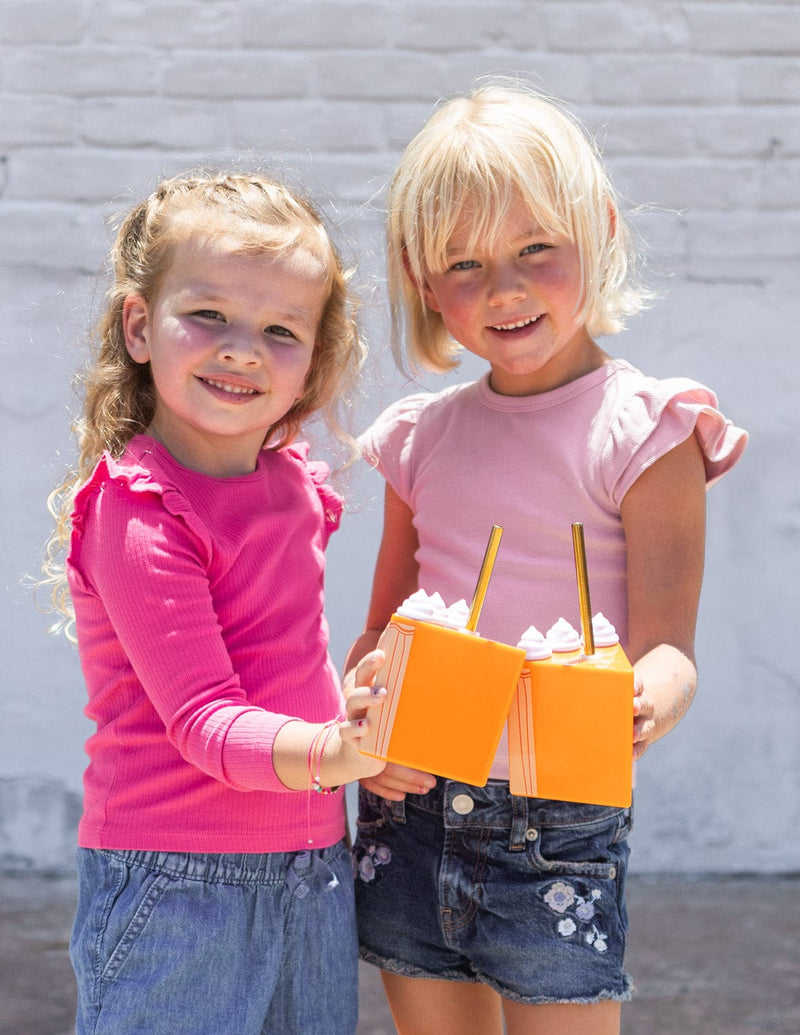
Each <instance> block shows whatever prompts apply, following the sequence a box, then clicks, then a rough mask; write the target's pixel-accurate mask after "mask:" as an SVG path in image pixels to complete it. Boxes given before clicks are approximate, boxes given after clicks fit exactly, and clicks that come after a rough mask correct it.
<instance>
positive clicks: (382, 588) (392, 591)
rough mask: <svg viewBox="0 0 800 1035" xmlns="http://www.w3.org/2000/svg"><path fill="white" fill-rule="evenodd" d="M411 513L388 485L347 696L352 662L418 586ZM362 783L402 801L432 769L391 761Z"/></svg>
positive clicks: (419, 789)
mask: <svg viewBox="0 0 800 1035" xmlns="http://www.w3.org/2000/svg"><path fill="white" fill-rule="evenodd" d="M413 517H414V515H413V513H412V511H411V508H410V507H409V506H408V504H406V503H404V502H403V501H402V500H401V499H400V497H399V496H398V495H397V493H396V492H395V491H394V489H392V488H391V486H389V485H388V484H387V486H386V493H385V497H384V507H383V535H382V537H381V545H380V549H379V550H378V559H377V561H376V563H375V575H374V577H373V581H372V597H371V599H370V604H369V610H368V612H367V621H366V624H365V627H364V632H363V633H362V634H361V636H359V638H358V639H357V640H356V642H355V643H354V644H353V646H352V647H351V648H350V651H349V653H348V655H347V661H346V663H345V668H346V669H347V670H348V671H347V674H346V675H345V678H344V692H345V695H347V694H349V693H352V689H351V688H352V687H353V685H354V678H353V666H354V665H355V664H356V662H357V661H358V660H359V659H360V658H361V657H362V656H363V655H364V654H365V653H366V652H368V651H371V650H373V649H374V648H375V646H376V645H377V643H378V640H379V639H380V635H381V633H382V632H383V630H384V629H385V627H386V625H387V624H388V622H389V619H390V618H391V617H392V615H393V614H394V612H395V610H396V609H397V608H398V607H399V606H400V604H402V602H403V601H404V600H405V599H406V597H408V596H410V595H411V594H412V593H413V592H415V590H417V589H418V588H419V565H418V564H417V561H416V552H417V548H418V546H419V541H418V539H417V531H416V529H415V528H414V523H413ZM361 782H362V784H363V785H364V786H365V787H366V788H367V789H368V790H370V791H373V792H374V793H375V794H379V795H381V797H384V798H388V799H390V800H392V801H401V800H402V799H403V798H404V797H405V796H406V794H409V793H416V794H420V793H425V792H426V791H428V790H430V788H431V787H433V786H434V785H435V783H436V780H435V778H434V777H433V776H431V775H430V773H421V772H418V771H417V770H415V769H407V768H406V767H405V766H400V765H396V764H395V763H393V762H390V763H389V764H388V765H387V766H386V768H385V769H384V770H383V771H382V772H381V773H379V774H377V775H374V776H371V777H367V778H366V779H362V781H361Z"/></svg>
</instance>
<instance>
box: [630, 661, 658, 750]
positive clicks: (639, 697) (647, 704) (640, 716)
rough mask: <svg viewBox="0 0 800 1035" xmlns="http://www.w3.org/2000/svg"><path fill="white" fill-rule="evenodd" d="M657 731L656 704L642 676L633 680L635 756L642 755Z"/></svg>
mask: <svg viewBox="0 0 800 1035" xmlns="http://www.w3.org/2000/svg"><path fill="white" fill-rule="evenodd" d="M655 731H656V719H655V705H654V704H653V701H652V700H651V698H650V697H648V696H647V695H646V694H645V692H644V685H643V682H642V679H641V677H640V676H634V682H633V758H634V761H635V760H636V759H639V758H641V757H642V755H643V754H644V753H645V751H647V749H648V748H649V747H650V744H651V743H652V738H653V734H654V733H655Z"/></svg>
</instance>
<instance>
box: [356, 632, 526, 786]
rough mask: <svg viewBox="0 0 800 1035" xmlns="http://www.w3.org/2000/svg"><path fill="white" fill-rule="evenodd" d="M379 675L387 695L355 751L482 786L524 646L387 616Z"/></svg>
mask: <svg viewBox="0 0 800 1035" xmlns="http://www.w3.org/2000/svg"><path fill="white" fill-rule="evenodd" d="M379 646H380V647H381V648H382V649H383V650H384V651H385V652H386V663H385V665H384V667H383V669H382V670H381V672H380V673H379V674H378V676H377V680H376V682H377V684H378V685H379V686H385V687H386V689H387V691H388V696H387V699H386V701H385V702H384V704H383V707H382V708H381V709H380V712H379V717H378V721H377V723H376V725H375V727H373V729H371V730H370V732H369V734H368V735H367V736H366V737H365V738H364V739H363V740H362V741H361V742H360V747H359V750H360V751H361V752H363V753H364V754H367V755H372V756H373V757H375V758H382V759H385V760H386V761H389V762H397V763H399V764H401V765H405V766H409V767H411V768H412V769H420V770H423V771H425V772H428V773H434V774H435V775H437V776H444V777H447V778H449V779H451V780H460V781H462V782H463V783H471V784H474V785H476V786H483V784H485V783H486V781H487V779H488V778H489V770H490V769H491V766H492V762H493V761H494V756H495V752H496V751H497V745H498V744H499V742H500V736H501V734H502V732H503V726H504V724H505V721H506V717H507V715H508V709H509V707H510V705H511V699H512V697H513V696H514V693H515V691H516V688H517V682H518V680H519V676H520V672H521V670H522V664H523V662H524V661H525V651H524V650H522V649H521V648H519V647H510V646H508V645H507V644H504V643H496V642H494V641H493V640H485V639H483V638H482V637H480V636H477V635H475V634H474V633H471V632H466V631H464V630H461V629H452V628H445V627H443V626H441V625H437V624H434V623H433V622H427V621H422V620H419V619H415V618H406V617H404V616H403V615H401V614H394V615H392V619H391V621H390V622H389V625H388V626H387V627H386V629H385V631H384V633H383V636H382V638H381V642H380V644H379Z"/></svg>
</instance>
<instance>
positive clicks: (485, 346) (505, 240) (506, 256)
mask: <svg viewBox="0 0 800 1035" xmlns="http://www.w3.org/2000/svg"><path fill="white" fill-rule="evenodd" d="M473 219H474V217H473V210H472V208H471V206H465V207H464V208H463V209H462V212H461V215H460V217H459V219H458V221H457V224H456V229H455V231H454V232H453V236H452V238H451V239H450V242H449V245H448V249H447V268H446V269H445V270H444V272H441V273H429V274H428V275H427V276H426V278H425V281H424V282H423V284H422V285H420V293H421V295H422V298H423V301H424V302H425V304H426V305H427V306H428V307H429V308H430V309H433V310H434V311H435V312H437V313H440V314H441V317H442V320H443V321H444V325H445V327H446V328H447V330H448V332H449V333H450V334H451V335H452V337H453V338H455V339H456V341H458V342H459V343H460V344H461V345H463V346H464V348H465V349H467V350H468V351H469V352H472V353H474V354H475V355H476V356H481V357H482V358H483V359H485V360H487V361H488V362H489V364H490V365H491V368H492V374H491V386H492V389H493V390H494V391H495V392H498V393H499V394H501V395H533V394H536V393H539V392H546V391H550V390H551V389H553V388H557V387H559V386H560V385H563V384H566V383H567V382H569V381H573V380H575V379H576V378H578V377H581V376H582V375H583V374H585V373H588V372H589V371H590V370H594V369H596V368H597V367H599V366H601V365H602V364H603V362H604V361H605V359H606V357H605V354H604V353H603V352H602V350H600V349H599V348H598V346H597V345H595V343H594V341H592V339H591V338H590V337H589V335H588V333H587V331H586V327H585V325H584V323H583V322H582V321H581V320H580V318H579V317H578V315H577V314H578V311H579V309H580V300H581V289H582V282H581V269H580V256H579V254H578V249H577V247H576V246H575V245H574V244H573V243H572V242H571V241H569V240H567V239H566V238H561V237H554V236H553V235H551V234H547V233H545V232H543V231H542V230H541V228H540V227H538V226H537V224H536V220H535V218H534V217H533V215H532V214H531V212H530V209H529V208H528V206H527V205H526V204H525V203H524V202H523V201H522V200H521V199H517V200H516V201H515V202H513V203H512V204H511V205H510V207H509V210H508V214H507V216H506V218H505V220H504V222H503V224H502V225H501V227H500V232H499V234H498V235H497V237H496V240H495V241H494V242H493V243H492V245H491V247H490V246H489V245H483V244H478V245H477V246H476V247H473V248H472V249H469V248H468V246H467V242H468V241H469V239H470V236H471V230H472V225H473Z"/></svg>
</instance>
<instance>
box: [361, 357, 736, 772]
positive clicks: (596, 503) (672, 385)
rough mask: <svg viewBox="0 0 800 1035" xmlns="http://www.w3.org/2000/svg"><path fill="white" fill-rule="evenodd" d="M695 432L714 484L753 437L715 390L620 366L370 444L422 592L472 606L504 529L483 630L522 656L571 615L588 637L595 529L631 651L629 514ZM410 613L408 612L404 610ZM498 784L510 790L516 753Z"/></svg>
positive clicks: (446, 408)
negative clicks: (666, 459)
mask: <svg viewBox="0 0 800 1035" xmlns="http://www.w3.org/2000/svg"><path fill="white" fill-rule="evenodd" d="M692 433H695V434H696V436H697V439H698V442H699V443H700V446H701V449H702V452H703V455H704V458H705V465H706V476H707V480H708V484H709V485H711V484H712V483H713V482H714V481H716V480H717V479H718V478H720V477H721V476H722V475H723V474H724V473H725V472H726V471H728V470H729V469H730V468H731V467H732V466H733V465H734V463H736V461H737V460H738V458H739V457H740V456H741V454H742V452H743V450H744V447H745V445H746V442H747V435H746V433H745V432H743V431H742V430H741V429H739V428H736V427H734V426H733V425H732V424H731V423H730V421H728V420H726V419H725V417H723V415H722V414H721V413H720V412H719V410H718V409H717V399H716V396H715V395H714V393H713V392H712V391H710V390H709V389H708V388H705V387H703V386H702V385H700V384H697V383H696V382H694V381H690V380H687V379H683V378H680V379H678V378H675V379H668V380H660V381H659V380H656V379H654V378H650V377H645V376H644V375H643V374H642V373H640V372H639V371H638V370H636V369H634V368H633V367H632V366H631V365H630V364H628V363H626V362H625V361H623V360H613V361H612V362H611V363H609V364H607V365H606V366H604V367H601V368H600V369H599V370H595V371H593V372H592V373H590V374H587V375H586V376H584V377H582V378H579V379H578V380H577V381H573V382H571V383H570V384H567V385H564V386H563V387H561V388H557V389H555V390H554V391H551V392H546V393H543V394H540V395H531V396H523V397H516V396H504V395H497V394H496V393H494V392H492V390H491V389H490V387H489V375H488V374H487V375H486V376H484V377H483V378H482V379H481V380H479V381H477V382H474V383H470V384H465V385H458V386H456V387H452V388H448V389H445V390H444V391H443V392H440V393H438V394H435V395H434V394H428V393H425V394H420V395H414V396H410V397H408V398H406V399H403V400H401V401H400V402H398V403H395V404H394V405H393V406H390V407H389V408H388V409H387V410H386V411H385V412H384V413H383V414H382V415H381V417H379V418H378V420H377V421H376V422H375V423H374V424H373V425H372V427H371V428H369V429H368V430H367V432H365V434H364V435H362V437H361V446H362V451H363V454H364V456H365V458H366V459H367V460H368V461H369V462H370V463H371V464H372V465H373V466H375V467H377V468H378V470H379V471H380V472H381V474H382V475H383V476H384V477H385V478H386V480H387V481H388V482H389V484H390V485H391V486H392V488H393V489H394V490H395V491H396V492H397V494H398V495H399V496H400V498H401V499H402V500H404V501H405V502H406V503H407V504H408V505H409V506H410V507H411V509H412V511H413V512H414V525H415V527H416V530H417V533H418V536H419V544H420V545H419V552H418V554H417V559H418V561H419V566H420V573H419V584H420V586H421V587H422V588H423V589H424V590H426V592H428V593H433V592H434V591H438V592H439V593H440V594H441V595H442V597H443V598H444V601H445V603H446V604H448V605H450V604H452V603H454V602H455V601H457V600H459V599H461V598H464V599H466V600H467V601H468V602H469V601H470V600H471V598H472V595H473V593H474V590H475V582H476V579H477V576H478V572H479V570H480V566H481V561H482V559H483V554H484V551H485V549H486V544H487V542H488V538H489V533H490V531H491V527H492V525H495V524H496V525H502V526H503V530H504V531H503V538H502V541H501V544H500V549H499V552H498V555H497V560H496V562H495V566H494V571H493V574H492V578H491V582H490V584H489V590H488V593H487V596H486V601H485V604H484V607H483V611H482V613H481V618H480V622H479V626H478V632H479V633H480V634H481V635H482V636H485V637H487V638H489V639H495V640H499V641H501V642H504V643H511V644H516V643H517V641H518V640H519V637H520V635H521V634H522V632H523V631H524V630H525V629H527V627H528V626H529V625H535V626H536V627H537V628H538V629H539V630H540V631H541V632H546V631H547V629H549V627H550V626H551V625H552V624H553V623H554V622H555V621H556V620H557V619H558V618H560V617H563V618H566V619H567V621H569V622H570V623H572V625H574V626H575V627H576V628H577V629H579V628H580V609H579V603H578V595H577V589H576V578H575V563H574V554H573V546H572V523H573V522H576V521H580V522H582V523H583V525H584V535H585V539H586V554H587V566H588V571H589V579H590V590H591V603H592V610H593V612H595V613H596V612H598V611H602V612H603V614H605V615H606V617H608V618H609V619H610V620H611V622H612V623H613V624H614V625H615V626H616V628H617V631H618V633H619V635H620V639H621V641H622V643H623V645H624V644H625V643H626V641H627V632H628V612H627V600H626V587H625V573H626V560H625V537H624V533H623V530H622V519H621V517H620V504H621V502H622V499H623V497H624V496H625V493H626V492H627V491H628V489H629V488H630V487H631V485H632V484H633V483H634V482H635V481H636V479H637V478H638V477H639V475H640V474H642V472H643V471H645V470H646V469H647V468H648V467H649V466H650V465H651V464H652V463H653V462H654V461H656V460H657V459H658V458H659V457H661V456H663V455H664V454H665V453H667V452H669V450H671V449H673V448H674V447H675V446H677V445H679V444H680V443H681V442H683V441H685V440H686V439H687V438H688V437H689V436H690V435H691V434H692ZM398 603H399V601H398ZM492 776H493V777H495V778H498V779H507V777H508V763H507V756H506V752H505V741H504V742H503V744H501V749H500V752H499V753H498V756H497V759H496V761H495V766H494V767H493V769H492Z"/></svg>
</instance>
